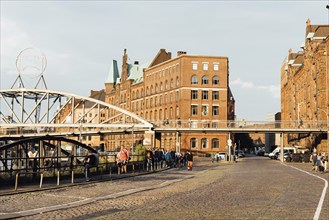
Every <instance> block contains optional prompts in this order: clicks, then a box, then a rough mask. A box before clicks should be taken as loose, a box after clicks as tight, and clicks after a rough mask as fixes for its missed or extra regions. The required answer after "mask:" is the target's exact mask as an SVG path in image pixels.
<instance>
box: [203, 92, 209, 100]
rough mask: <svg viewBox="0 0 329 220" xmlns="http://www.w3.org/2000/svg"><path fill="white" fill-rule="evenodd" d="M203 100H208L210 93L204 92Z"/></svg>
mask: <svg viewBox="0 0 329 220" xmlns="http://www.w3.org/2000/svg"><path fill="white" fill-rule="evenodd" d="M202 99H203V100H208V91H202Z"/></svg>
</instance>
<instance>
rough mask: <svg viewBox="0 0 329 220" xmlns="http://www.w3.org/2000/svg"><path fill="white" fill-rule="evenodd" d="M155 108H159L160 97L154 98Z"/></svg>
mask: <svg viewBox="0 0 329 220" xmlns="http://www.w3.org/2000/svg"><path fill="white" fill-rule="evenodd" d="M154 106H155V107H157V106H158V97H155V98H154Z"/></svg>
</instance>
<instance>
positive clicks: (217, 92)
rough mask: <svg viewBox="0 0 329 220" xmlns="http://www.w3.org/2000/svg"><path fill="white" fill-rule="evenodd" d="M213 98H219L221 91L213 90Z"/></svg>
mask: <svg viewBox="0 0 329 220" xmlns="http://www.w3.org/2000/svg"><path fill="white" fill-rule="evenodd" d="M212 99H213V100H219V91H213V92H212Z"/></svg>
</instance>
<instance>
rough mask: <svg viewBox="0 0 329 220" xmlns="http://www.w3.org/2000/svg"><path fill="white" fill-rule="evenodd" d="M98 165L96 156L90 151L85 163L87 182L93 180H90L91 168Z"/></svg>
mask: <svg viewBox="0 0 329 220" xmlns="http://www.w3.org/2000/svg"><path fill="white" fill-rule="evenodd" d="M95 164H96V156H95V155H94V154H93V152H92V151H88V154H87V156H86V158H85V163H84V167H85V169H84V173H85V178H86V182H89V181H90V180H91V178H90V175H89V173H90V168H91V167H93V166H95Z"/></svg>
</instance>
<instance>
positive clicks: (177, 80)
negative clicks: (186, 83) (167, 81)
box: [176, 76, 179, 87]
mask: <svg viewBox="0 0 329 220" xmlns="http://www.w3.org/2000/svg"><path fill="white" fill-rule="evenodd" d="M176 86H177V87H178V86H179V77H178V76H177V77H176Z"/></svg>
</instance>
